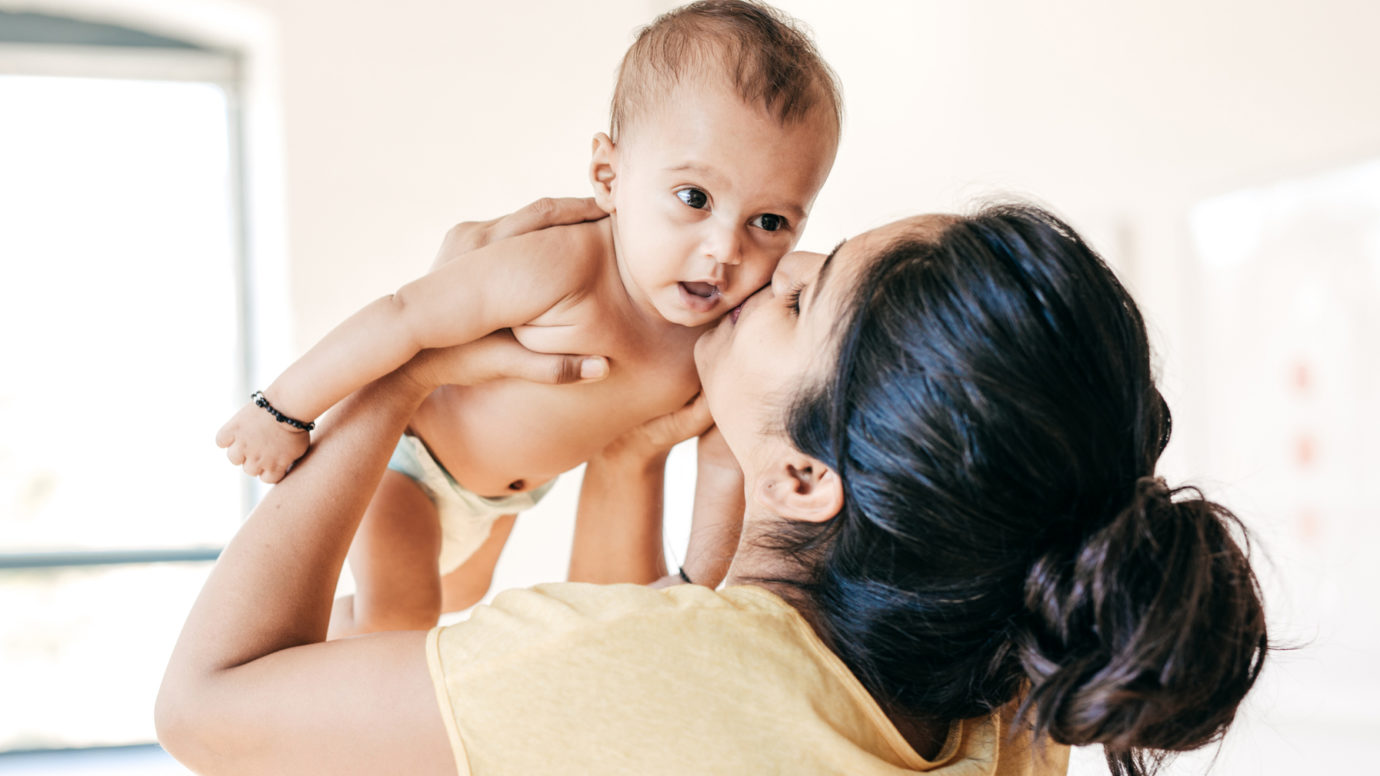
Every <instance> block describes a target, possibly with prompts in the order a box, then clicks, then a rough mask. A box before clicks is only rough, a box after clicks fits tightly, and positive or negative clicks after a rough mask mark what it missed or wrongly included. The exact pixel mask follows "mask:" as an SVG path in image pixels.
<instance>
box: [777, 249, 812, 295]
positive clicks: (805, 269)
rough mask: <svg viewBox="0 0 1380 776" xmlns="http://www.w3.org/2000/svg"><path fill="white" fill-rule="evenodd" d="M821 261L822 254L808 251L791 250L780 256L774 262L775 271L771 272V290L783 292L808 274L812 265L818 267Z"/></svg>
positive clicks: (778, 292)
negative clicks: (777, 260) (779, 258)
mask: <svg viewBox="0 0 1380 776" xmlns="http://www.w3.org/2000/svg"><path fill="white" fill-rule="evenodd" d="M823 262H824V254H822V253H811V252H810V251H792V252H791V253H788V254H786V255H785V256H782V257H781V261H779V262H777V264H776V271H775V272H773V273H772V274H771V292H772V293H773V294H783V293H785V292H786V289H788V288H790V287H791V286H792V285H795V284H796V283H797V282H799V279H800V278H801V277H802V276H804V275H806V274H808V273H809V272H810V270H811V268H812V267H818V266H819V265H820V264H822V263H823Z"/></svg>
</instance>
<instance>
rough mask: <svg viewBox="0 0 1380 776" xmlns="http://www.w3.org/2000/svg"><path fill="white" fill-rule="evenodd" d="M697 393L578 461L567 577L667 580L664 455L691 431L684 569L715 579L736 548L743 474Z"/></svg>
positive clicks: (671, 578) (706, 580)
mask: <svg viewBox="0 0 1380 776" xmlns="http://www.w3.org/2000/svg"><path fill="white" fill-rule="evenodd" d="M712 423H713V419H712V418H711V417H710V416H709V407H708V405H707V404H706V402H705V401H704V399H703V398H702V397H696V398H695V400H694V401H692V402H690V403H689V404H687V405H686V406H685V407H683V408H681V409H679V410H677V411H675V412H673V413H670V414H669V415H664V416H662V417H660V418H656V419H654V420H652V421H651V422H649V423H646V424H644V425H642V426H640V427H638V428H636V429H633V430H632V431H630V432H628V433H627V434H625V435H623V436H622V437H620V438H619V439H617V440H615V441H614V442H613V443H612V444H610V445H609V446H608V447H607V448H605V449H604V450H603V451H602V452H601V453H600V454H599V455H598V456H596V457H595V458H593V459H591V460H590V461H589V462H588V464H587V465H586V467H585V474H584V479H583V481H582V483H581V487H580V504H579V509H578V511H577V514H576V522H575V541H574V544H573V546H572V548H571V554H570V574H569V576H570V580H571V581H572V582H598V583H613V582H636V583H640V584H649V583H655V584H658V585H663V584H675V583H678V582H680V581H682V580H681V578H680V575H679V573H676V574H670V575H668V574H667V573H666V562H665V556H664V552H663V550H662V532H661V528H662V512H663V486H664V482H665V466H666V456H667V455H668V454H669V453H670V450H671V448H672V447H674V446H675V445H677V444H679V443H680V442H683V441H685V440H686V439H689V438H691V437H694V436H699V437H700V440H699V447H698V471H697V473H696V478H695V505H694V511H693V513H692V518H691V529H690V542H689V546H688V547H687V549H686V553H685V564H684V570H685V573H686V574H687V575H688V576H689V577H690V579H692V580H693V581H694V582H695V583H697V584H704V585H708V586H709V587H715V586H717V585H718V584H719V582H721V581H722V580H723V578H724V575H725V574H726V573H727V570H728V565H729V562H730V561H731V560H732V558H733V553H734V550H735V549H736V548H737V542H738V533H739V529H740V527H741V525H742V517H743V476H742V472H741V471H740V470H739V469H738V466H737V462H736V461H734V460H733V457H732V455H731V454H730V453H729V452H728V448H727V446H726V445H723V444H722V436H721V435H719V433H718V430H717V429H714V428H712V427H711V424H712Z"/></svg>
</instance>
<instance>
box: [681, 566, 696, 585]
mask: <svg viewBox="0 0 1380 776" xmlns="http://www.w3.org/2000/svg"><path fill="white" fill-rule="evenodd" d="M680 578H681V581H683V582H684V583H685V584H687V585H693V584H695V583H694V582H691V581H690V575H689V574H686V573H685V567H684V566H681V567H680Z"/></svg>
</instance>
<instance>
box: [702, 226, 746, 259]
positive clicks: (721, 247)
mask: <svg viewBox="0 0 1380 776" xmlns="http://www.w3.org/2000/svg"><path fill="white" fill-rule="evenodd" d="M704 255H706V256H708V257H709V258H711V259H713V260H714V263H716V264H729V265H737V264H741V263H742V261H743V256H742V250H741V246H740V245H739V244H738V233H737V230H736V229H716V230H714V231H713V232H712V233H711V234H710V235H709V236H708V237H707V238H706V239H705V243H704Z"/></svg>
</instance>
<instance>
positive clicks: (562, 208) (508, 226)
mask: <svg viewBox="0 0 1380 776" xmlns="http://www.w3.org/2000/svg"><path fill="white" fill-rule="evenodd" d="M606 215H608V214H607V213H605V212H604V211H603V210H600V209H599V206H598V205H596V204H594V199H593V198H591V197H543V198H541V199H539V200H537V201H536V202H533V203H531V204H529V205H527V206H526V207H524V208H521V209H519V210H517V211H515V212H513V213H510V214H509V215H506V216H503V217H502V218H500V219H498V220H497V221H495V222H493V225H492V226H491V227H490V229H489V239H490V240H491V241H492V240H502V239H504V238H506V237H513V236H515V235H519V234H526V233H527V232H535V231H537V230H538V229H545V228H547V227H550V226H564V225H566V224H578V223H582V222H584V221H597V220H599V219H600V218H603V217H604V216H606Z"/></svg>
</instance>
